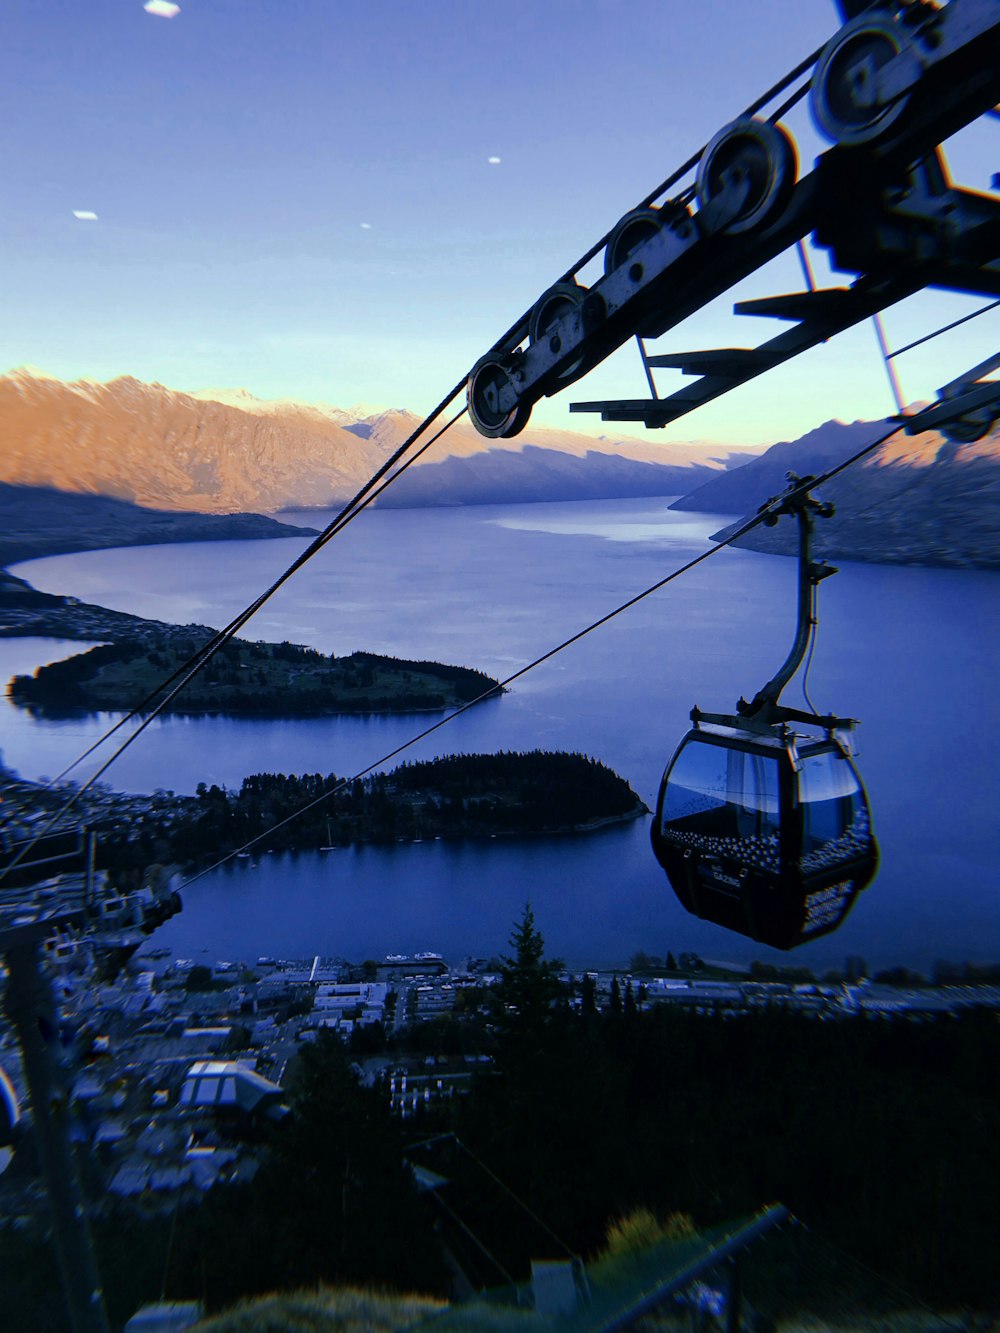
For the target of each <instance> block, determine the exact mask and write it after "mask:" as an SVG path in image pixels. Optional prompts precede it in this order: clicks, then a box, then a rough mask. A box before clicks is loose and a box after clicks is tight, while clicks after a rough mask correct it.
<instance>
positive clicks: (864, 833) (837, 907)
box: [652, 711, 878, 949]
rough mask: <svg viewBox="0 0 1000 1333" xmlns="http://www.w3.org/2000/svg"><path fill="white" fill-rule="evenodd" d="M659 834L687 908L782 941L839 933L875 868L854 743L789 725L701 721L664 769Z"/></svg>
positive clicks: (661, 854)
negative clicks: (849, 747) (852, 755)
mask: <svg viewBox="0 0 1000 1333" xmlns="http://www.w3.org/2000/svg"><path fill="white" fill-rule="evenodd" d="M692 716H695V717H697V711H696V712H695V714H692ZM732 721H733V722H737V721H738V719H736V718H733V719H732ZM652 840H653V850H654V852H655V853H656V858H657V860H658V861H659V862H660V865H662V866H663V869H664V870H665V871H666V872H667V877H668V879H669V880H670V884H671V887H672V888H673V890H674V892H675V893H676V895H677V897H678V898H679V899H680V901H681V903H682V904H683V906H684V907H685V908H686V909H687V910H688V911H689V912H692V913H693V914H694V915H695V916H700V917H702V918H704V919H705V920H706V921H712V922H715V924H716V925H719V926H724V927H725V928H726V929H727V930H734V931H737V932H738V933H739V934H741V935H747V936H749V937H750V939H754V940H759V941H760V942H761V943H762V944H769V945H771V946H772V947H773V948H776V949H791V948H793V947H794V946H795V945H797V944H803V943H805V942H806V941H808V940H812V939H816V938H817V936H819V935H825V934H827V933H828V932H829V931H832V930H836V929H837V927H838V926H839V925H840V924H841V922H842V921H843V920H844V918H845V917H846V916H847V913H848V912H849V911H850V909H851V907H852V905H853V904H854V900H855V898H857V896H858V894H859V893H860V891H861V890H862V889H863V888H864V887H865V886H866V885H867V884H868V883H869V882H870V881H871V879H872V878H873V876H874V874H875V871H876V869H877V867H878V847H877V844H876V842H875V838H874V835H873V833H872V827H871V817H870V814H869V809H868V800H867V797H866V795H865V790H864V787H863V785H862V783H861V779H860V778H859V777H858V774H857V772H856V770H855V768H854V765H853V763H852V762H851V759H850V756H849V753H848V750H847V747H846V745H845V744H844V742H843V741H842V740H841V739H840V737H839V736H837V735H835V734H834V733H832V732H828V733H827V734H826V735H824V736H822V737H809V736H803V735H801V734H796V733H794V732H792V731H790V730H789V728H788V727H787V725H786V724H783V725H781V726H778V727H768V726H757V727H754V726H752V725H749V726H747V727H743V726H739V725H734V726H724V725H718V724H714V723H706V722H702V721H696V724H695V726H694V728H693V729H692V730H691V731H689V732H688V734H687V735H686V736H685V737H684V739H683V741H682V742H681V744H680V746H679V747H678V749H677V753H676V754H675V755H674V757H673V759H672V761H671V762H670V764H669V765H668V767H667V770H666V772H665V773H664V776H663V781H662V783H661V784H660V794H659V798H658V800H657V805H656V815H655V818H654V820H653V828H652Z"/></svg>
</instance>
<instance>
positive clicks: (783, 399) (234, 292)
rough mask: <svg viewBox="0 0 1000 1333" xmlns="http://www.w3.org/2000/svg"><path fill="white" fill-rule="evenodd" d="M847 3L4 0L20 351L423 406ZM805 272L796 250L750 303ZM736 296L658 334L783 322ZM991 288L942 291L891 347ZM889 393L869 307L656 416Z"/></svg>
mask: <svg viewBox="0 0 1000 1333" xmlns="http://www.w3.org/2000/svg"><path fill="white" fill-rule="evenodd" d="M157 8H158V9H160V10H162V11H163V14H164V15H165V14H169V12H170V11H171V10H172V9H173V8H174V6H172V5H162V4H161V5H154V6H153V9H157ZM837 26H838V17H837V12H836V8H835V6H834V4H833V0H755V3H753V4H750V3H746V2H745V0H699V3H698V4H697V5H694V4H690V3H680V0H630V3H628V4H625V3H621V2H620V0H508V3H507V4H505V5H502V6H500V5H495V4H494V5H487V4H485V3H481V2H480V0H425V3H424V4H422V5H416V4H413V3H404V2H403V0H367V2H366V3H358V2H357V0H284V2H283V3H278V0H179V8H178V10H177V12H176V13H175V14H174V15H173V17H165V16H163V15H161V14H157V13H151V12H147V10H146V9H145V8H144V4H143V0H4V3H3V4H2V6H0V51H2V53H3V54H2V57H0V59H2V75H3V77H2V78H0V107H2V113H3V124H4V125H5V127H6V134H5V136H4V145H3V162H4V173H3V179H4V190H3V197H4V202H3V206H2V208H0V228H2V240H3V244H2V251H0V272H2V293H3V307H4V320H3V327H2V331H0V371H3V370H7V369H10V368H12V367H14V366H16V365H21V364H26V363H28V364H34V365H37V366H39V367H41V368H42V369H44V370H45V371H47V372H48V373H50V374H55V375H59V376H61V377H63V378H77V377H87V378H94V379H108V378H112V377H113V376H116V375H119V374H131V375H135V376H136V377H137V378H140V379H145V380H157V381H159V382H161V383H163V384H166V385H169V386H170V387H173V388H179V389H187V390H194V389H198V388H203V387H207V386H222V385H225V386H234V387H235V386H242V387H245V388H247V389H249V390H250V391H251V392H252V393H255V394H257V395H258V396H261V397H267V398H270V397H294V398H300V399H304V400H306V401H321V402H329V403H334V404H337V405H340V406H347V405H349V404H352V403H355V402H358V401H361V402H365V403H370V404H372V405H374V406H405V407H408V408H410V409H412V410H414V411H417V412H424V411H426V410H428V409H429V408H430V407H431V406H433V405H434V403H436V402H437V401H438V399H439V398H441V397H442V396H443V395H444V393H445V392H446V391H447V390H448V389H450V388H451V387H452V386H453V384H455V382H456V381H457V380H458V379H460V378H461V377H462V376H463V375H464V374H465V373H466V372H467V370H468V369H469V367H470V366H471V364H472V363H473V361H475V359H476V358H477V357H478V356H479V355H481V354H482V353H483V352H485V351H486V350H487V349H488V348H489V346H490V345H491V344H492V342H493V341H494V339H495V338H497V337H498V336H499V335H500V334H501V333H502V332H503V331H504V330H505V329H506V328H507V327H508V325H509V324H510V323H512V322H513V320H514V319H515V318H516V317H517V316H518V315H520V314H521V313H522V311H524V310H525V309H526V308H527V307H529V306H530V305H531V303H532V302H533V300H534V299H535V298H536V297H537V296H539V295H540V294H541V293H542V291H543V290H544V289H545V288H546V287H547V286H548V285H549V284H550V283H551V282H553V281H554V280H555V279H556V278H557V277H558V276H559V275H560V274H561V273H562V272H563V270H564V269H565V268H567V267H568V266H569V264H571V263H572V262H573V261H574V260H575V259H576V258H577V257H578V256H579V255H580V254H581V253H582V252H583V251H584V250H586V249H587V248H588V247H589V245H590V244H591V242H593V241H595V240H596V239H597V238H598V237H599V236H600V235H601V234H602V233H603V232H604V231H606V230H607V229H608V228H609V227H610V226H611V225H612V224H613V223H614V221H615V220H616V219H617V217H618V216H619V215H620V214H622V213H624V212H625V211H626V210H627V209H628V208H630V207H632V206H633V205H634V204H635V203H636V202H637V201H638V200H639V199H640V198H641V197H642V196H643V195H645V194H646V193H647V191H648V190H649V189H651V188H652V187H653V186H654V185H655V184H656V183H657V182H658V181H659V180H661V179H662V178H663V177H664V176H666V175H667V174H668V172H669V171H670V170H671V169H672V168H674V167H676V166H677V165H679V164H680V162H681V161H683V160H684V159H685V158H686V157H687V156H688V155H689V153H690V152H692V151H693V150H695V149H697V148H698V147H700V146H701V145H702V144H703V143H704V142H705V141H706V140H707V139H708V138H710V137H711V135H712V134H713V133H714V132H715V131H716V130H718V129H719V128H720V127H721V126H722V125H724V124H725V123H726V122H727V121H728V120H730V119H732V118H733V117H734V116H736V115H737V114H738V113H739V112H740V111H741V110H742V108H743V107H744V106H746V105H747V104H748V103H749V102H750V101H752V100H753V99H754V97H756V96H757V95H758V94H759V93H761V92H762V91H764V90H765V89H766V88H767V87H769V86H770V85H771V84H772V83H773V82H774V81H775V80H776V79H777V78H779V77H780V76H781V75H783V74H784V73H785V72H786V71H787V70H789V69H790V68H791V67H792V66H793V65H795V64H796V63H797V62H798V61H799V60H800V59H802V58H803V57H804V56H806V55H808V54H809V53H810V52H811V51H813V50H814V49H815V48H816V47H818V46H820V45H821V44H822V43H823V42H824V41H825V40H827V39H828V38H829V37H830V36H831V35H832V34H833V33H834V32H835V31H836V28H837ZM790 128H792V129H793V131H794V132H795V133H796V136H797V138H798V144H799V153H800V159H801V161H802V163H803V167H804V168H805V167H807V166H808V165H809V163H810V162H811V160H812V158H813V156H815V154H816V153H817V152H818V151H820V150H821V149H822V147H823V146H824V145H823V143H822V141H820V140H819V138H818V137H817V136H816V134H815V132H814V131H813V130H812V128H811V125H810V122H809V119H808V114H807V113H806V112H805V110H804V107H803V108H799V109H798V111H797V112H796V113H795V114H794V115H793V117H792V118H791V120H790ZM996 133H997V130H996V127H995V125H994V126H992V127H990V126H987V125H986V124H985V123H984V124H979V125H977V126H974V127H972V128H971V129H970V130H968V131H966V132H965V133H964V134H963V135H962V136H959V138H958V139H957V140H956V142H955V143H954V144H953V145H950V146H949V153H950V160H951V164H952V169H953V173H954V176H955V178H956V180H957V182H958V183H960V184H963V185H966V186H968V187H969V188H974V189H980V190H983V189H987V188H989V183H990V175H991V172H992V170H993V169H995V167H996V165H997V164H996V161H995V157H996V153H995V136H996ZM990 135H992V136H993V137H992V139H990ZM991 148H992V151H991ZM816 264H817V270H818V276H819V277H820V279H821V280H823V279H824V278H827V279H829V276H830V275H829V270H828V269H827V268H826V266H825V264H824V262H823V258H822V256H817V257H816ZM833 280H834V281H843V280H844V279H843V278H842V277H839V276H838V277H835V278H834V279H833ZM801 281H802V279H801V275H800V273H799V269H798V264H797V261H796V260H795V258H794V255H791V256H788V257H785V258H782V259H779V260H777V261H775V263H774V264H773V265H772V266H771V268H770V271H768V272H765V273H762V274H760V275H756V276H755V277H754V278H753V279H750V280H748V282H747V283H746V284H744V285H743V287H742V288H741V289H740V290H739V291H738V292H737V293H736V296H745V295H749V294H754V295H766V294H770V293H773V292H780V291H790V290H797V289H798V288H799V287H800V286H801ZM733 299H734V298H733V296H732V295H730V296H728V297H727V298H726V299H724V300H722V301H720V302H717V303H716V304H715V305H714V306H713V307H712V308H710V309H709V310H707V311H705V312H702V313H701V314H699V315H698V316H696V317H695V318H694V319H693V320H692V321H691V322H690V324H689V325H688V326H686V327H683V328H681V329H678V330H675V331H674V332H673V333H672V334H670V335H668V336H667V337H666V338H664V339H663V340H662V341H661V343H660V344H659V346H658V348H657V350H663V351H667V350H674V351H676V350H687V349H690V348H694V347H711V346H716V345H718V346H729V345H740V344H742V345H752V344H753V343H754V342H756V341H762V340H763V339H764V338H766V337H769V336H771V335H772V334H773V333H775V332H777V331H778V330H779V329H780V327H781V326H780V325H778V324H775V323H774V322H773V321H762V320H747V319H739V318H736V317H734V316H733V315H732V314H731V305H732V300H733ZM978 304H981V302H978V301H977V300H976V299H975V298H970V297H957V296H949V295H945V294H932V295H930V296H927V297H924V298H915V299H914V300H912V301H910V302H907V303H905V304H903V305H901V306H900V307H897V308H894V309H892V310H890V311H888V312H887V313H886V316H885V322H886V327H887V331H888V336H889V340H890V343H892V344H893V345H895V346H899V345H901V344H902V343H905V342H909V341H910V340H911V339H912V338H915V337H918V336H920V335H921V334H922V333H925V332H927V331H929V330H930V329H932V328H933V327H935V326H936V325H937V324H939V323H943V322H946V321H947V320H949V319H953V318H956V317H958V316H959V315H962V314H965V313H967V312H968V311H970V310H972V309H974V308H976V306H977V305H978ZM998 334H1000V317H998V314H997V312H994V313H993V314H991V315H988V316H985V317H984V318H983V319H981V320H977V321H974V322H973V323H971V324H969V325H967V326H965V328H964V329H963V330H959V331H957V332H956V333H954V334H952V335H949V336H948V337H947V338H944V339H940V340H938V341H936V342H935V343H932V344H930V345H929V347H928V348H927V349H925V350H922V351H920V352H915V353H913V354H911V355H909V356H907V357H901V358H900V359H899V362H898V369H899V373H900V376H901V379H902V382H903V388H904V392H905V394H906V396H907V397H908V398H911V399H918V398H926V397H929V396H931V395H932V394H933V392H934V391H935V389H936V388H937V387H938V386H939V385H940V384H942V383H944V382H945V380H946V379H948V378H950V377H951V376H952V375H953V374H957V373H958V372H960V371H961V370H963V369H965V368H966V367H967V366H969V365H971V364H972V363H973V362H975V361H977V360H980V359H982V358H983V357H985V356H986V355H987V354H988V353H990V352H991V351H993V350H995V348H996V346H997V345H998V343H1000V336H998ZM680 382H681V381H680V380H679V379H678V380H676V381H671V379H670V378H669V376H668V375H667V374H664V375H663V376H662V378H661V380H660V385H661V392H669V391H670V390H671V389H672V388H673V387H675V385H676V384H677V383H680ZM644 393H645V383H644V378H643V375H642V370H641V367H640V365H639V361H638V356H637V354H636V352H635V350H634V347H632V348H629V349H626V350H624V351H623V352H620V353H618V354H617V355H616V356H615V357H614V358H613V359H612V360H611V361H609V362H608V363H606V364H605V365H604V366H603V367H601V368H600V369H599V370H598V371H596V372H594V373H593V374H592V375H591V376H590V377H589V378H588V379H586V380H584V381H582V382H580V383H578V384H577V385H576V386H574V387H573V388H572V389H571V390H570V391H568V392H564V393H562V394H561V395H559V396H558V397H557V398H555V399H551V400H546V401H545V402H544V403H543V404H540V405H539V406H538V408H536V410H535V414H534V417H533V420H534V421H535V422H536V423H537V424H545V425H555V426H563V427H565V428H569V429H573V430H584V431H590V432H592V433H594V434H601V433H604V434H612V435H614V434H618V433H619V432H618V431H617V429H616V428H615V427H614V426H613V425H611V424H610V423H609V424H608V425H602V424H601V422H600V420H599V419H598V418H593V417H585V416H580V415H570V414H569V411H568V405H569V402H570V401H571V400H572V399H580V398H582V399H590V398H598V397H618V396H620V397H639V396H643V395H644ZM891 410H892V404H891V399H890V395H889V390H888V387H887V383H886V379H885V375H884V372H883V370H882V367H881V364H880V361H879V359H878V356H877V353H876V350H875V339H874V334H873V332H872V330H871V327H870V326H868V325H866V326H863V327H860V328H858V329H857V330H854V331H852V332H849V333H847V334H844V335H842V336H841V337H840V338H838V339H835V340H833V342H831V343H830V344H828V345H826V346H824V347H821V348H818V349H816V350H815V351H814V352H811V353H809V354H808V355H807V356H806V357H803V358H800V359H799V360H798V361H797V362H793V363H791V364H790V366H788V367H786V368H783V369H781V370H778V371H775V372H772V373H771V374H770V375H766V376H762V377H760V378H759V379H758V380H756V381H754V382H753V383H751V384H750V385H748V386H745V387H744V388H742V389H739V390H736V391H735V392H733V393H731V394H730V395H728V397H726V398H724V399H722V400H719V401H718V402H717V403H715V404H711V405H709V406H708V407H706V408H703V409H701V410H700V411H699V412H696V413H694V414H692V415H690V416H688V417H686V418H683V419H682V420H681V421H679V422H678V423H676V424H675V425H673V426H671V427H670V428H668V430H667V431H665V432H651V433H650V437H651V438H653V439H664V440H688V439H705V440H709V441H712V442H721V443H729V444H758V443H769V442H771V441H773V440H776V439H782V438H785V439H787V438H793V437H794V436H796V435H798V434H801V433H802V432H803V431H805V430H808V429H810V428H811V427H812V426H815V425H817V424H819V423H820V422H821V421H823V420H825V419H827V418H829V417H832V416H840V417H841V418H844V419H848V420H850V419H853V418H857V417H879V416H883V415H885V414H886V413H887V412H889V411H891ZM627 433H630V434H641V433H642V432H641V429H640V428H628V431H627Z"/></svg>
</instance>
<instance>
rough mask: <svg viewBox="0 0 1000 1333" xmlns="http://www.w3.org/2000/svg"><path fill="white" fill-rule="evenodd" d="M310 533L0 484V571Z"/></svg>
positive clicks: (242, 517)
mask: <svg viewBox="0 0 1000 1333" xmlns="http://www.w3.org/2000/svg"><path fill="white" fill-rule="evenodd" d="M314 532H315V529H313V528H299V527H293V526H292V525H291V524H289V523H279V522H277V521H276V520H275V519H273V518H265V517H263V516H262V515H261V514H178V513H167V512H164V511H163V510H155V509H142V508H140V507H139V506H138V505H134V504H129V503H127V502H126V501H124V500H111V499H108V498H106V497H105V496H100V495H73V494H69V493H67V492H66V491H57V490H53V489H52V488H51V487H43V486H8V485H6V484H4V483H2V482H0V569H2V568H4V567H5V566H7V565H11V564H14V563H15V562H16V561H19V560H34V559H37V558H38V557H39V556H44V555H63V554H65V553H67V552H69V551H94V550H97V549H99V548H101V547H108V546H154V545H159V544H160V543H161V542H211V541H247V540H251V539H258V540H259V539H261V538H266V537H308V536H312V535H313V534H314Z"/></svg>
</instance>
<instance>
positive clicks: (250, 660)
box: [9, 626, 502, 717]
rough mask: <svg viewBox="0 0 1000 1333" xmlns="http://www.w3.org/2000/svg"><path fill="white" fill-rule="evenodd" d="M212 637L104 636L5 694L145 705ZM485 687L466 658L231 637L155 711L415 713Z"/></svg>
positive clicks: (476, 694)
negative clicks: (417, 658)
mask: <svg viewBox="0 0 1000 1333" xmlns="http://www.w3.org/2000/svg"><path fill="white" fill-rule="evenodd" d="M167 628H169V627H167ZM211 637H212V631H211V630H204V631H201V632H199V630H198V627H196V626H188V627H184V628H180V627H178V628H176V629H174V630H173V631H172V632H170V633H163V632H162V631H161V632H160V633H158V634H157V633H155V632H153V633H147V634H145V635H144V636H143V637H142V638H131V637H129V638H124V639H120V640H119V641H118V642H116V643H111V644H101V645H99V646H98V647H96V648H91V649H90V650H89V651H87V652H84V653H77V654H75V655H74V656H73V657H69V658H66V659H65V660H64V661H61V662H52V663H50V664H49V665H48V666H40V667H38V668H37V670H36V671H35V673H34V675H32V676H15V677H14V678H13V679H12V680H11V682H10V687H9V694H10V698H11V700H12V701H13V702H14V703H16V704H19V705H20V706H22V707H24V708H29V709H31V710H32V711H34V712H36V713H38V714H40V715H43V716H53V715H59V714H65V713H67V712H78V711H81V710H83V711H87V712H107V711H112V712H131V711H133V710H139V711H144V710H148V709H150V708H152V707H154V706H156V703H157V701H158V700H159V699H160V698H161V697H162V695H163V693H164V690H163V687H164V685H165V683H166V682H168V681H170V680H171V679H172V678H173V677H174V676H175V675H178V676H179V674H180V673H181V672H182V671H183V669H184V667H185V664H186V663H188V662H189V661H190V659H191V657H192V655H193V654H196V653H197V652H198V650H199V649H200V648H202V647H203V646H204V645H205V644H206V643H207V642H209V640H210V638H211ZM491 693H495V694H500V693H502V689H501V686H500V683H499V681H496V680H494V679H493V677H492V676H488V675H486V674H485V672H482V671H476V670H474V669H473V668H472V667H461V666H448V665H445V664H443V663H439V662H414V661H409V660H407V659H405V658H397V657H383V656H379V655H377V654H375V653H365V652H355V653H351V654H350V655H349V656H346V657H337V656H336V655H335V654H333V653H331V654H330V655H329V656H326V655H325V654H324V653H321V652H317V651H316V649H314V648H305V647H302V646H301V645H299V644H294V643H287V642H284V643H264V642H250V641H248V640H246V639H235V638H234V639H230V640H228V641H227V642H226V643H224V644H223V645H222V646H221V647H220V648H219V649H218V650H217V652H216V653H215V655H214V656H213V657H211V658H210V659H209V661H208V662H207V663H206V664H205V666H204V667H203V668H202V669H201V670H200V671H199V672H198V674H197V675H196V676H194V677H193V679H192V680H190V681H188V683H187V684H186V685H185V686H184V688H183V689H182V690H181V691H180V693H179V694H177V695H176V697H174V698H173V699H170V700H169V701H168V702H166V703H165V704H164V705H163V708H162V710H161V711H162V712H164V713H183V714H205V713H222V714H226V715H231V716H240V717H245V716H248V715H249V716H255V717H304V716H317V715H321V714H324V713H412V712H418V711H422V710H426V709H438V710H440V709H443V708H456V707H459V706H460V705H461V704H466V703H471V702H472V701H473V700H475V699H479V698H481V697H483V696H484V695H489V694H491Z"/></svg>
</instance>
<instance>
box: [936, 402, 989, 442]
mask: <svg viewBox="0 0 1000 1333" xmlns="http://www.w3.org/2000/svg"><path fill="white" fill-rule="evenodd" d="M994 413H995V409H992V410H991V409H990V408H988V407H983V408H980V409H978V410H976V409H973V410H972V411H971V412H966V413H964V414H963V415H962V416H960V417H955V418H954V419H953V420H952V421H949V422H947V423H946V424H945V425H943V426H941V427H940V430H941V434H942V435H943V436H944V438H945V439H946V440H949V441H950V442H951V443H952V444H975V442H976V441H977V440H981V439H982V438H983V436H984V435H988V434H989V433H990V431H991V430H992V429H993V426H994V425H995V424H996V416H995V415H994Z"/></svg>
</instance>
